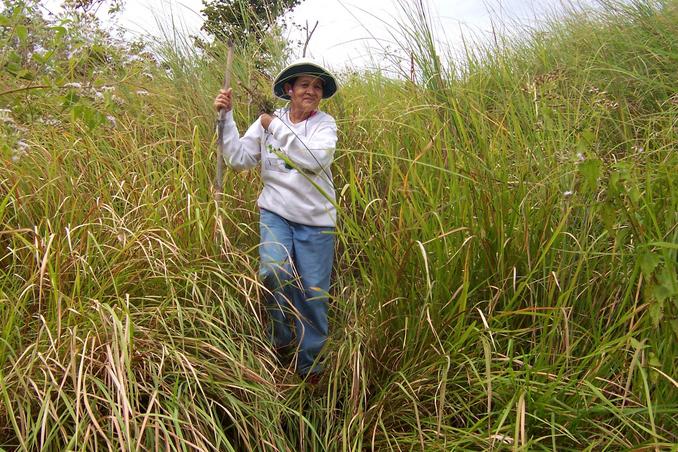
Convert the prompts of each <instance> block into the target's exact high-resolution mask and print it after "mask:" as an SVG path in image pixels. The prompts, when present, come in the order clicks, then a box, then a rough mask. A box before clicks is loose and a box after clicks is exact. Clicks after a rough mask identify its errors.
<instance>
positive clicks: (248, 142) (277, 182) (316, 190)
mask: <svg viewBox="0 0 678 452" xmlns="http://www.w3.org/2000/svg"><path fill="white" fill-rule="evenodd" d="M336 144H337V124H336V122H335V121H334V118H332V116H330V115H328V114H327V113H324V112H321V111H316V112H314V113H313V114H312V115H311V117H309V118H308V119H307V120H305V121H301V122H299V123H297V124H293V123H292V121H290V116H289V110H288V109H280V110H277V111H276V112H275V118H274V119H273V121H271V124H270V125H269V127H268V131H266V130H264V128H263V127H262V125H261V121H260V120H259V119H257V120H256V121H255V122H254V123H253V124H252V125H251V126H250V127H249V129H247V132H245V135H243V136H242V138H240V135H239V133H238V129H237V127H236V125H235V121H234V120H233V112H232V111H229V112H228V113H227V114H226V123H225V124H224V135H223V151H224V156H223V157H224V161H225V163H226V164H227V165H228V166H230V167H231V168H233V169H235V170H243V169H249V168H253V167H254V166H256V165H257V163H259V162H261V175H262V179H263V181H264V189H263V190H262V192H261V195H259V200H258V201H257V205H258V206H259V207H261V208H263V209H266V210H270V211H271V212H274V213H276V214H278V215H280V216H281V217H283V218H285V219H287V220H290V221H293V222H295V223H300V224H305V225H309V226H335V225H336V222H337V219H336V218H337V212H336V209H335V207H334V203H335V194H334V184H333V183H332V172H331V170H330V165H331V163H332V160H333V159H334V150H335V148H336Z"/></svg>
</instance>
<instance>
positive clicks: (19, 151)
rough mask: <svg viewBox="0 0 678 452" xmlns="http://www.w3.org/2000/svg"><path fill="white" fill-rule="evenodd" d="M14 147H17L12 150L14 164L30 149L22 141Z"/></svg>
mask: <svg viewBox="0 0 678 452" xmlns="http://www.w3.org/2000/svg"><path fill="white" fill-rule="evenodd" d="M16 145H17V147H16V148H14V149H12V161H13V162H15V163H16V162H18V161H19V160H20V159H21V157H23V156H24V155H26V152H28V150H29V149H30V148H31V147H30V146H29V145H28V143H26V142H25V141H23V140H19V141H18V142H17V144H16Z"/></svg>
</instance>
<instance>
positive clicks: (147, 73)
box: [141, 72, 153, 80]
mask: <svg viewBox="0 0 678 452" xmlns="http://www.w3.org/2000/svg"><path fill="white" fill-rule="evenodd" d="M141 75H143V76H144V77H146V78H147V79H149V80H153V74H151V73H150V72H142V73H141Z"/></svg>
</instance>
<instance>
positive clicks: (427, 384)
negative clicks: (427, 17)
mask: <svg viewBox="0 0 678 452" xmlns="http://www.w3.org/2000/svg"><path fill="white" fill-rule="evenodd" d="M674 3H675V2H666V3H662V4H654V3H638V4H632V5H628V4H616V3H615V4H613V6H614V8H612V7H610V8H603V9H598V10H596V12H595V14H594V13H590V14H589V16H588V17H589V18H592V19H591V20H585V19H584V18H582V17H581V16H573V19H567V18H566V19H564V20H563V21H562V22H560V23H559V24H554V25H553V28H552V29H550V30H545V31H543V32H541V33H538V34H536V35H535V36H534V37H533V40H532V41H525V42H520V43H514V45H513V46H512V45H511V44H512V43H511V42H510V41H508V42H506V46H505V47H502V48H501V49H499V50H496V52H497V53H492V52H493V51H494V50H493V49H490V48H487V49H483V51H484V52H485V53H486V54H484V55H480V56H477V55H476V59H475V60H473V61H470V62H469V64H468V65H466V66H464V65H462V66H461V67H462V68H464V70H465V72H461V73H458V72H452V71H450V72H447V73H438V74H437V76H438V78H437V79H436V80H437V82H436V83H438V85H436V86H437V88H435V89H434V90H432V89H431V86H426V84H425V83H423V82H422V83H418V84H415V83H412V82H411V81H403V80H393V79H389V78H386V77H384V76H382V75H381V74H379V73H365V74H357V75H352V76H349V75H346V76H344V83H343V84H344V89H342V91H341V92H340V93H339V94H338V96H336V98H335V99H333V100H332V101H331V102H329V103H328V104H327V106H326V108H327V109H328V111H329V112H330V113H332V114H333V115H334V116H335V117H336V118H337V119H338V121H339V125H340V127H339V130H340V148H339V149H338V151H337V161H336V177H335V184H336V186H337V189H338V190H337V193H338V198H339V203H340V206H341V209H340V219H341V221H340V227H339V229H338V235H337V242H338V249H337V262H336V266H335V268H336V272H335V278H334V279H335V281H336V283H335V286H334V289H333V297H334V302H333V307H332V319H331V321H332V328H331V330H332V337H331V339H330V341H329V343H328V346H327V356H328V366H327V375H326V381H325V383H324V385H322V386H321V387H319V388H316V389H313V390H311V389H310V388H308V387H307V386H305V385H303V384H300V382H298V381H297V380H295V379H294V378H293V377H291V376H290V375H289V374H288V373H286V372H285V370H284V369H280V368H278V366H277V365H276V364H275V361H274V359H275V358H274V356H273V355H272V353H271V351H270V350H269V349H268V346H267V344H266V341H265V335H264V333H263V326H262V315H261V312H260V311H261V307H260V296H261V288H260V287H259V285H258V283H257V280H256V273H257V272H256V268H257V263H256V256H257V250H256V243H257V228H256V219H257V215H256V208H255V205H254V199H255V198H256V195H257V192H258V190H259V189H258V184H259V181H258V176H257V175H256V173H241V174H236V173H233V172H227V175H226V181H225V186H226V187H229V190H227V191H226V192H225V196H224V197H225V200H224V204H223V205H222V206H218V208H219V209H220V213H221V218H222V223H221V224H220V225H218V227H215V217H216V215H215V212H216V208H217V206H215V204H214V203H213V202H212V200H211V197H210V193H209V186H210V180H211V177H212V171H211V168H212V163H213V150H214V136H213V125H214V124H213V117H212V111H211V106H210V105H209V104H210V102H211V96H212V94H211V93H213V92H214V91H215V90H216V87H218V85H219V81H220V77H221V70H220V69H219V66H218V64H215V63H214V62H213V61H210V60H208V59H206V58H205V57H204V56H201V55H192V54H190V53H189V54H184V53H181V52H186V51H187V50H186V49H183V50H181V49H177V50H181V51H177V52H175V53H171V52H170V53H169V54H168V55H167V56H166V60H167V64H168V65H170V66H171V67H172V73H171V76H167V75H166V74H163V73H162V72H161V71H157V72H154V78H153V79H152V80H150V79H149V78H148V77H146V76H144V78H143V85H142V84H141V83H138V82H137V80H136V79H135V78H134V76H131V77H132V78H128V79H127V82H124V83H119V84H117V85H116V86H117V87H116V92H117V93H118V94H119V95H120V96H125V102H126V105H128V108H126V110H125V111H124V112H119V111H118V112H117V113H116V114H117V116H116V118H117V120H116V127H115V128H114V129H105V130H106V132H105V133H103V132H102V130H104V129H97V128H95V129H90V128H89V127H88V126H87V124H85V123H84V122H83V121H80V120H72V118H71V119H69V118H62V119H64V121H65V122H66V124H62V125H60V126H51V125H47V124H43V125H40V126H39V127H36V128H35V129H34V130H31V131H30V132H29V135H28V137H27V142H30V143H31V150H30V152H28V153H26V155H24V156H22V158H21V159H20V161H18V162H14V163H10V164H7V165H3V166H2V168H1V169H0V187H2V188H1V189H0V223H1V224H2V228H1V229H0V244H1V245H2V251H1V252H0V263H1V273H0V278H2V279H1V281H2V283H1V284H0V298H1V299H2V301H3V303H2V305H1V307H0V315H1V316H2V320H3V328H2V332H3V337H2V343H1V344H2V345H0V348H1V349H2V351H3V352H2V355H1V362H2V368H1V374H0V375H1V377H2V381H1V383H2V384H1V385H0V387H1V390H2V406H1V408H0V419H2V425H3V429H2V433H1V434H0V441H1V442H0V444H2V447H6V448H23V449H38V448H40V449H42V448H47V449H49V448H54V449H64V448H77V449H93V448H101V447H103V448H107V447H110V448H115V449H117V448H137V449H141V448H147V449H155V448H162V449H177V450H179V449H182V450H183V449H186V448H195V449H201V450H262V449H263V450H289V449H298V450H302V449H303V450H339V449H341V450H356V449H372V450H396V449H405V448H407V449H414V450H420V449H421V450H453V449H489V448H497V449H509V448H510V449H523V450H525V449H551V450H553V449H565V450H568V449H569V450H573V449H575V450H582V449H587V448H588V449H591V450H595V449H599V448H600V449H602V448H612V449H625V448H637V447H649V448H657V449H661V448H664V447H669V446H668V445H669V444H671V443H674V442H675V441H676V438H675V432H674V430H675V428H674V426H675V424H676V396H675V394H676V384H675V378H674V377H673V375H675V373H676V372H675V359H674V358H673V357H674V356H675V355H676V353H675V352H676V350H675V343H676V341H675V332H674V331H673V329H672V325H673V324H674V323H675V315H676V313H675V292H674V289H675V271H674V270H675V262H676V259H675V258H676V247H675V243H676V228H675V225H676V224H678V221H677V220H678V218H676V213H675V212H676V211H678V208H676V207H678V206H677V198H676V190H675V180H674V178H673V171H672V170H673V168H674V167H675V166H676V162H675V159H676V157H675V152H673V151H674V150H675V130H674V128H675V119H674V118H675V102H673V101H672V99H673V97H674V95H675V93H673V92H672V91H671V89H670V87H671V86H675V80H674V78H675V71H672V70H671V69H670V68H671V67H675V64H674V65H673V66H672V64H671V63H675V59H676V52H675V47H674V44H673V43H674V42H676V40H671V39H667V38H666V37H670V36H675V35H676V28H675V24H676V23H678V21H676V20H672V19H675V11H676V9H675V5H674ZM414 13H415V14H416V11H414ZM420 19H421V18H420V17H417V16H416V15H415V16H414V17H411V18H410V20H411V21H413V22H414V26H413V27H412V28H411V30H413V33H415V34H414V36H415V37H416V36H417V34H416V33H424V36H422V37H421V38H422V39H424V41H422V42H428V41H426V39H429V38H427V36H428V35H427V33H429V32H428V31H426V28H425V27H427V26H430V25H427V22H416V21H417V20H420ZM403 25H405V26H406V25H407V24H403ZM422 30H423V31H422ZM629 36H633V39H630V38H629ZM404 42H408V41H404ZM171 50H172V49H171V48H169V49H168V52H169V51H171ZM407 50H413V49H407ZM414 50H415V51H417V52H420V53H417V55H416V56H417V57H418V60H417V61H419V60H421V64H422V65H428V66H426V67H427V68H429V69H427V70H434V71H438V70H437V69H435V67H436V65H435V64H437V63H435V62H434V61H427V60H426V58H430V54H429V53H426V52H424V51H421V50H416V49H414ZM429 50H430V49H429ZM432 50H436V52H437V55H444V54H445V52H442V51H441V52H438V51H437V49H435V48H433V49H432ZM215 52H217V50H215ZM216 54H218V53H216ZM438 58H441V57H440V56H438ZM187 59H190V61H186V60H187ZM247 61H248V59H247V54H245V53H243V54H240V55H239V56H238V58H237V60H236V65H235V67H236V74H237V75H236V77H237V78H238V79H239V80H240V81H241V83H243V84H249V83H251V79H250V75H251V74H252V72H253V71H254V68H253V67H252V66H250V65H248V64H247ZM431 68H434V69H431ZM149 70H151V71H153V68H149ZM439 72H440V71H439ZM2 77H3V80H11V79H9V78H7V76H6V75H5V74H4V73H3V74H2ZM73 82H78V80H73ZM110 82H113V80H111V81H110ZM672 82H673V83H672ZM8 83H9V82H8ZM140 86H143V87H144V89H145V90H146V91H147V92H149V95H148V96H137V95H135V94H134V93H136V91H137V90H138V89H141V88H140ZM187 86H190V87H191V90H190V91H188V90H187V89H186V87H187ZM21 93H23V92H21ZM196 93H202V94H196ZM187 94H190V102H189V101H188V100H189V99H188V97H187ZM10 95H12V96H15V95H16V94H10ZM22 95H24V94H22ZM7 96H9V95H7ZM243 96H244V94H243ZM4 97H5V96H3V98H4ZM201 99H202V100H201ZM3 100H4V99H3ZM48 102H49V100H48V99H38V100H37V101H36V103H35V105H44V106H45V107H44V108H45V110H46V109H47V108H46V107H47V106H48V105H49V103H48ZM111 108H115V107H111ZM252 108H253V107H252ZM236 113H237V115H238V122H239V123H240V124H244V123H247V122H248V121H249V120H252V119H253V117H254V115H255V114H256V112H255V111H254V110H252V109H242V110H238V111H236ZM102 114H103V113H102ZM17 118H22V116H20V115H17ZM102 127H103V126H102ZM641 149H642V151H641ZM2 158H3V160H6V161H7V162H8V163H9V159H10V158H11V156H9V155H4V154H3V155H2ZM566 193H567V194H566ZM215 231H216V232H215Z"/></svg>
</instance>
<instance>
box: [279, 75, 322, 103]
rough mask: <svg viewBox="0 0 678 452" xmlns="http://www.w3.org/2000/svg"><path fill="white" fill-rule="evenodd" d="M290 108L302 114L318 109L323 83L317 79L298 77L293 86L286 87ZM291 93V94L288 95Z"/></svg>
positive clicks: (308, 76)
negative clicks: (302, 112)
mask: <svg viewBox="0 0 678 452" xmlns="http://www.w3.org/2000/svg"><path fill="white" fill-rule="evenodd" d="M288 86H289V87H288V94H289V95H290V102H291V107H292V108H293V109H297V110H300V111H304V112H310V111H313V110H317V109H318V105H319V104H320V100H321V99H322V98H323V83H322V80H321V79H320V78H318V77H313V76H311V75H300V76H299V77H297V79H296V80H295V81H294V85H288ZM290 91H291V93H290Z"/></svg>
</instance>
